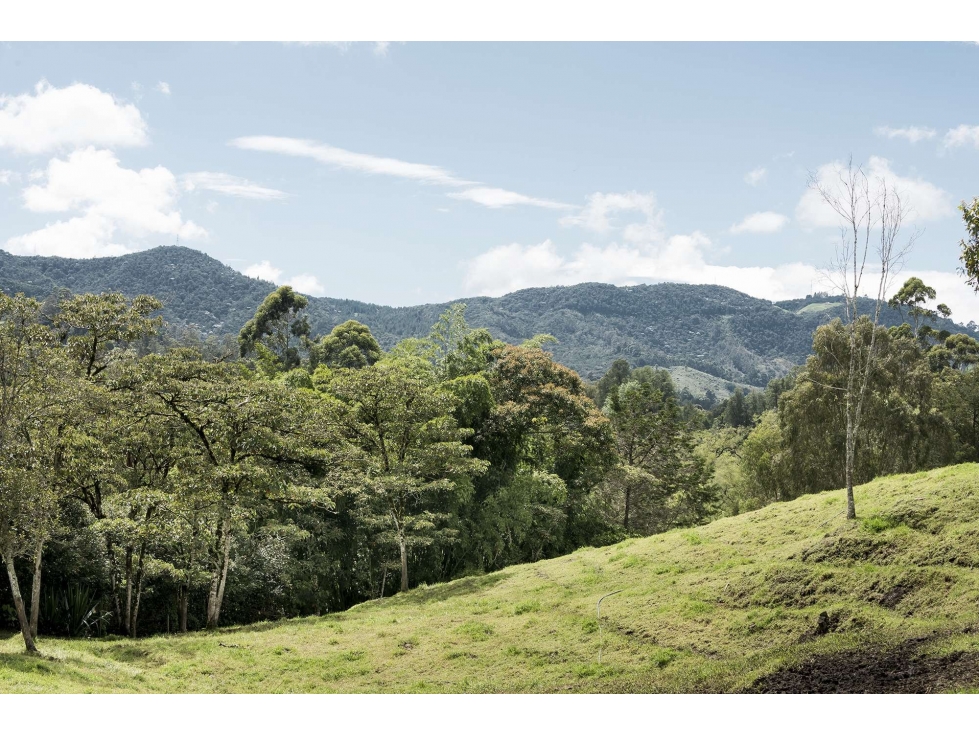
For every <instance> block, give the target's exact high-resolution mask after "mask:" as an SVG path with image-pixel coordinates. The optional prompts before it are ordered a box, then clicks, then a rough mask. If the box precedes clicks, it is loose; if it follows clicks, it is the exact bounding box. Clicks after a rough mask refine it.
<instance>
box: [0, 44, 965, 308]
mask: <svg viewBox="0 0 979 734" xmlns="http://www.w3.org/2000/svg"><path fill="white" fill-rule="evenodd" d="M977 72H979V46H977V45H974V44H942V45H939V44H922V43H916V44H791V43H777V44H663V43H659V44H652V43H651V44H634V43H614V44H600V43H588V44H553V43H547V44H483V43H480V44H463V43H456V44H419V43H409V44H387V45H383V44H382V45H375V44H348V45H329V44H321V45H300V44H246V43H242V44H155V43H154V44H135V43H132V44H95V43H89V44H2V45H0V247H3V248H4V249H7V250H8V251H11V252H16V253H19V254H33V253H34V252H37V254H57V255H63V256H71V257H85V256H88V257H91V256H97V255H107V254H109V255H111V254H119V253H122V252H125V251H132V250H138V249H143V248H146V247H151V246H154V245H158V244H172V243H174V242H176V241H177V238H178V237H179V241H180V243H181V244H185V245H187V246H190V247H194V248H197V249H200V250H203V251H205V252H207V253H209V254H211V255H213V256H214V257H216V258H218V259H220V260H222V261H224V262H226V263H227V264H229V265H231V266H232V267H235V268H237V269H239V270H241V271H243V272H247V273H249V274H254V275H261V276H263V277H265V278H266V279H271V280H275V281H276V282H290V283H292V284H293V285H295V286H296V287H297V288H299V289H300V290H304V291H305V292H308V293H311V294H313V295H329V296H335V297H343V298H356V299H359V300H365V301H372V302H376V303H384V304H391V305H407V304H414V303H422V302H434V301H443V300H447V299H450V298H456V297H463V296H470V295H478V294H492V295H497V294H501V293H504V292H507V291H510V290H514V289H516V288H520V287H528V286H534V285H557V284H569V283H574V282H583V281H589V280H599V281H605V282H613V283H619V284H631V283H638V282H655V281H658V280H674V281H686V282H707V283H711V282H717V283H721V284H724V285H729V286H732V287H736V288H739V289H740V290H744V291H746V292H749V293H751V294H752V295H756V296H759V297H765V298H771V299H777V298H783V297H792V296H800V295H805V293H807V292H810V291H811V290H826V289H827V288H828V284H827V283H825V282H824V281H820V277H821V276H820V272H819V271H820V269H822V268H825V267H826V266H827V265H828V264H829V262H830V260H831V258H832V255H833V249H834V241H835V239H836V236H837V235H836V229H835V227H834V226H832V221H831V220H829V219H827V218H826V217H825V216H824V214H825V213H820V212H819V211H817V207H815V206H814V204H813V201H812V200H811V198H808V197H807V195H806V191H807V189H806V181H807V176H808V172H810V171H814V172H820V171H822V172H823V173H824V174H826V173H827V172H828V171H829V170H830V169H829V168H828V167H829V166H831V165H832V164H833V163H834V162H836V161H842V160H846V159H847V158H848V157H849V156H850V155H852V156H853V158H854V160H855V161H857V162H861V163H863V164H865V165H866V167H867V170H868V171H869V172H871V173H872V175H874V176H886V177H887V178H888V179H889V180H891V181H893V182H895V183H896V185H897V186H898V188H899V189H900V190H901V191H903V192H904V193H905V196H906V198H908V199H910V203H911V205H912V206H913V208H914V209H915V212H916V216H915V218H914V221H913V223H912V224H913V225H914V226H916V227H918V229H919V230H922V234H921V236H920V238H919V239H918V241H917V243H916V245H915V249H914V250H913V251H912V253H911V255H910V256H909V258H908V259H907V262H906V273H907V274H910V273H912V272H913V273H917V274H922V275H924V276H925V279H926V281H927V282H930V283H931V284H933V285H935V286H936V287H937V288H938V290H939V297H940V299H941V300H945V301H947V302H948V303H949V305H950V306H951V307H952V309H953V314H954V316H955V317H956V318H957V319H958V320H961V321H967V320H970V319H976V320H979V296H974V295H972V294H971V293H970V292H969V291H968V289H966V287H965V286H964V285H963V284H962V282H961V281H962V279H961V278H960V277H959V276H957V275H956V274H955V273H954V271H955V268H956V266H957V264H958V262H957V257H958V241H959V240H960V239H961V237H962V235H963V228H962V223H961V219H960V216H959V213H958V212H957V211H956V209H955V207H956V205H957V204H958V202H959V201H960V200H962V199H971V198H972V197H973V196H979V176H977V175H976V172H977V171H979V102H977V100H979V88H977V87H979V73H977Z"/></svg>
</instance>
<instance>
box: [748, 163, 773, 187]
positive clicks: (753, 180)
mask: <svg viewBox="0 0 979 734" xmlns="http://www.w3.org/2000/svg"><path fill="white" fill-rule="evenodd" d="M767 175H768V171H767V170H766V169H765V168H764V167H762V166H758V168H753V169H751V170H750V171H748V172H747V173H746V174H745V175H744V182H745V183H746V184H748V185H749V186H757V185H758V184H760V183H761V182H762V181H764V180H765V176H767Z"/></svg>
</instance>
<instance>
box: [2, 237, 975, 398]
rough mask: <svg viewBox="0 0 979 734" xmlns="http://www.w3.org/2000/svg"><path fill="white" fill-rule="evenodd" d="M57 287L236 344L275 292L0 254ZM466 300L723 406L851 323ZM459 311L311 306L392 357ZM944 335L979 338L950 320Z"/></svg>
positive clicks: (809, 316) (486, 316) (163, 270)
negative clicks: (140, 301) (661, 371)
mask: <svg viewBox="0 0 979 734" xmlns="http://www.w3.org/2000/svg"><path fill="white" fill-rule="evenodd" d="M57 287H63V288H68V289H69V290H71V291H72V292H75V293H81V292H102V291H109V290H118V291H122V292H123V293H126V294H127V295H137V294H140V293H149V294H151V295H154V296H156V297H158V298H160V299H161V300H162V301H163V303H164V304H165V308H164V312H163V315H164V317H165V318H166V319H167V320H168V321H169V322H170V323H172V324H176V325H193V326H195V327H196V328H198V329H199V330H200V331H201V332H202V333H205V334H207V333H219V334H220V333H237V332H238V330H239V329H240V328H241V327H242V325H243V324H244V323H245V321H247V320H248V319H249V318H251V316H252V315H253V314H254V312H255V308H256V307H257V306H258V304H259V303H261V301H262V299H263V298H264V297H265V296H266V295H267V294H268V292H269V291H270V290H271V289H272V288H274V286H273V285H272V284H271V283H268V282H264V281H260V280H256V279H254V278H248V277H246V276H244V275H242V274H241V273H239V272H238V271H236V270H234V269H232V268H229V267H228V266H226V265H223V264H222V263H220V262H218V261H217V260H215V259H213V258H211V257H209V256H207V255H205V254H203V253H201V252H198V251H196V250H191V249H188V248H185V247H158V248H155V249H152V250H145V251H143V252H137V253H134V254H131V255H123V256H121V257H111V258H96V259H92V260H69V259H65V258H56V257H21V256H14V255H10V254H8V253H5V252H3V251H0V290H3V291H6V292H8V293H11V292H18V291H19V292H24V293H26V294H28V295H33V296H35V297H38V298H44V297H45V296H47V295H48V294H49V293H51V291H52V290H54V289H55V288H57ZM464 301H465V302H466V303H467V304H468V308H467V312H466V317H467V320H468V321H469V323H470V324H471V325H472V326H477V327H486V328H488V329H489V330H490V331H491V332H492V333H493V335H494V336H496V337H497V338H500V339H503V340H505V341H508V342H511V343H517V342H521V341H523V340H525V339H528V338H529V337H531V336H533V335H534V334H539V333H545V332H546V333H550V334H553V335H554V336H556V337H557V338H558V340H559V343H558V344H557V345H555V346H554V355H555V358H556V359H557V360H558V361H560V362H562V363H563V364H565V365H567V366H569V367H571V368H572V369H574V370H576V371H577V372H579V373H580V374H581V375H582V376H583V377H585V378H587V379H592V380H594V379H597V378H598V377H600V376H601V375H602V374H604V372H605V370H607V369H608V367H609V365H610V364H611V363H612V361H613V360H615V359H617V358H620V357H622V358H625V359H628V360H629V362H630V363H631V364H632V365H633V366H634V367H638V366H642V365H655V366H658V367H667V368H669V367H686V368H688V369H687V371H686V372H685V373H684V378H685V379H686V380H687V381H689V382H690V383H691V386H692V388H693V389H692V391H694V392H696V389H699V390H700V392H701V393H703V392H704V390H706V389H707V387H708V386H712V387H711V389H713V391H714V392H715V393H716V394H718V395H720V396H721V397H724V395H726V394H727V392H729V390H721V391H720V392H718V389H715V388H717V384H716V383H717V381H718V380H720V381H721V383H722V384H723V383H728V382H730V383H735V384H747V385H754V386H758V387H763V386H764V385H766V384H767V382H768V380H770V379H771V378H772V377H778V376H781V375H783V374H785V372H787V371H788V370H789V369H790V368H791V367H792V366H793V365H795V364H800V363H801V362H803V361H804V360H805V358H806V356H807V355H808V354H809V350H810V347H811V344H812V332H813V330H814V329H815V328H816V327H817V326H818V325H819V324H822V323H825V322H827V321H829V320H831V319H832V318H833V317H835V316H837V315H839V312H840V305H839V302H838V301H837V300H836V299H832V298H819V297H816V298H808V299H799V300H795V301H786V302H782V303H777V304H776V303H771V302H770V301H765V300H761V299H758V298H752V297H751V296H747V295H745V294H744V293H740V292H738V291H735V290H732V289H730V288H724V287H721V286H713V285H683V284H677V283H660V284H656V285H638V286H631V287H616V286H612V285H606V284H602V283H583V284H580V285H575V286H564V287H554V288H529V289H526V290H522V291H517V292H515V293H510V294H508V295H505V296H502V297H500V298H486V297H476V298H467V299H464ZM448 305H449V304H446V303H441V304H428V305H421V306H409V307H403V308H392V307H389V306H377V305H373V304H369V303H363V302H360V301H351V300H341V299H335V298H311V299H310V306H309V315H310V321H311V323H312V326H313V331H314V334H322V333H325V332H328V331H329V330H330V329H332V328H333V327H334V326H335V325H336V324H338V323H342V322H343V321H346V320H347V319H357V320H358V321H361V322H363V323H365V324H367V325H368V326H369V327H370V328H371V330H372V331H373V332H374V334H375V335H376V336H377V338H378V340H379V341H380V342H381V345H382V346H383V347H385V348H390V347H391V346H393V345H394V344H395V343H396V342H397V341H399V340H401V339H404V338H405V337H409V336H424V335H426V334H427V333H428V330H429V328H430V327H431V325H432V324H433V323H434V322H435V321H436V320H437V318H438V315H439V314H440V313H441V312H442V311H443V310H445V308H446V307H447V306H448ZM884 321H885V323H886V324H888V325H893V324H897V323H900V321H901V318H900V316H899V315H898V314H897V313H896V312H894V311H891V310H886V311H885V313H884ZM938 328H944V329H948V330H949V331H953V332H954V331H965V332H967V333H970V334H972V335H974V336H979V332H976V331H974V330H970V329H967V328H966V327H963V326H959V325H957V324H954V323H953V322H951V321H947V320H942V321H941V322H940V323H939V324H938ZM693 371H696V372H699V373H702V375H701V376H697V375H695V374H693ZM711 377H713V378H716V379H711Z"/></svg>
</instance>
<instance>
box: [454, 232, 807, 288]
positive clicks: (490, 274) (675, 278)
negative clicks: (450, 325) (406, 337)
mask: <svg viewBox="0 0 979 734" xmlns="http://www.w3.org/2000/svg"><path fill="white" fill-rule="evenodd" d="M710 245H711V243H710V240H709V239H708V238H707V237H706V236H705V235H704V234H702V233H700V232H694V233H693V234H690V235H674V236H672V237H670V238H668V239H667V240H665V241H664V242H663V243H662V244H660V245H642V246H623V245H619V244H614V243H613V244H610V245H607V246H604V247H596V246H594V245H590V244H583V245H581V246H580V247H579V248H578V249H577V250H576V251H575V252H574V253H573V254H572V255H571V256H570V257H564V256H562V255H561V254H560V253H559V252H558V250H557V247H556V246H555V245H554V243H553V242H551V241H550V240H547V241H545V242H542V243H541V244H538V245H530V246H524V245H520V244H516V243H514V244H510V245H503V246H500V247H495V248H493V249H491V250H489V251H488V252H485V253H483V254H482V255H479V256H478V257H476V258H474V259H473V260H471V261H470V262H469V264H468V268H467V272H466V276H465V285H466V288H467V289H469V290H470V291H472V292H474V293H477V294H479V295H491V296H498V295H502V294H504V293H509V292H512V291H514V290H518V289H520V288H530V287H534V286H547V285H573V284H575V283H583V282H589V281H598V282H602V283H613V284H615V285H636V284H638V283H650V282H663V281H672V282H679V283H715V284H717V285H725V286H728V287H730V288H735V289H737V290H739V291H742V292H745V293H748V294H749V295H753V296H756V297H758V298H767V299H770V300H779V299H784V298H795V297H799V296H804V295H805V294H807V293H811V292H812V290H813V285H814V282H815V284H816V289H817V290H818V289H819V285H818V284H819V281H820V280H821V279H822V277H823V275H822V273H821V272H820V271H819V270H818V269H817V268H815V267H813V266H811V265H806V264H802V263H793V264H788V265H780V266H778V267H738V266H718V265H710V264H708V263H707V262H706V260H705V251H706V250H707V249H709V247H710Z"/></svg>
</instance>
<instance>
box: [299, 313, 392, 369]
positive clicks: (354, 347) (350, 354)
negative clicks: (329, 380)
mask: <svg viewBox="0 0 979 734" xmlns="http://www.w3.org/2000/svg"><path fill="white" fill-rule="evenodd" d="M380 358H381V347H380V345H379V344H378V343H377V339H375V338H374V335H373V334H371V330H370V329H369V328H367V327H366V326H364V325H363V324H362V323H360V322H359V321H354V320H353V319H351V320H349V321H344V322H343V323H342V324H339V325H338V326H334V327H333V331H331V332H330V333H329V334H328V335H326V336H324V337H322V338H321V339H320V340H319V341H318V342H316V344H315V345H313V347H312V348H311V349H310V362H311V366H312V367H313V368H315V367H316V365H317V364H325V365H327V366H329V367H349V368H354V369H359V368H361V367H368V366H370V365H372V364H374V363H375V362H377V360H379V359H380Z"/></svg>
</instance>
